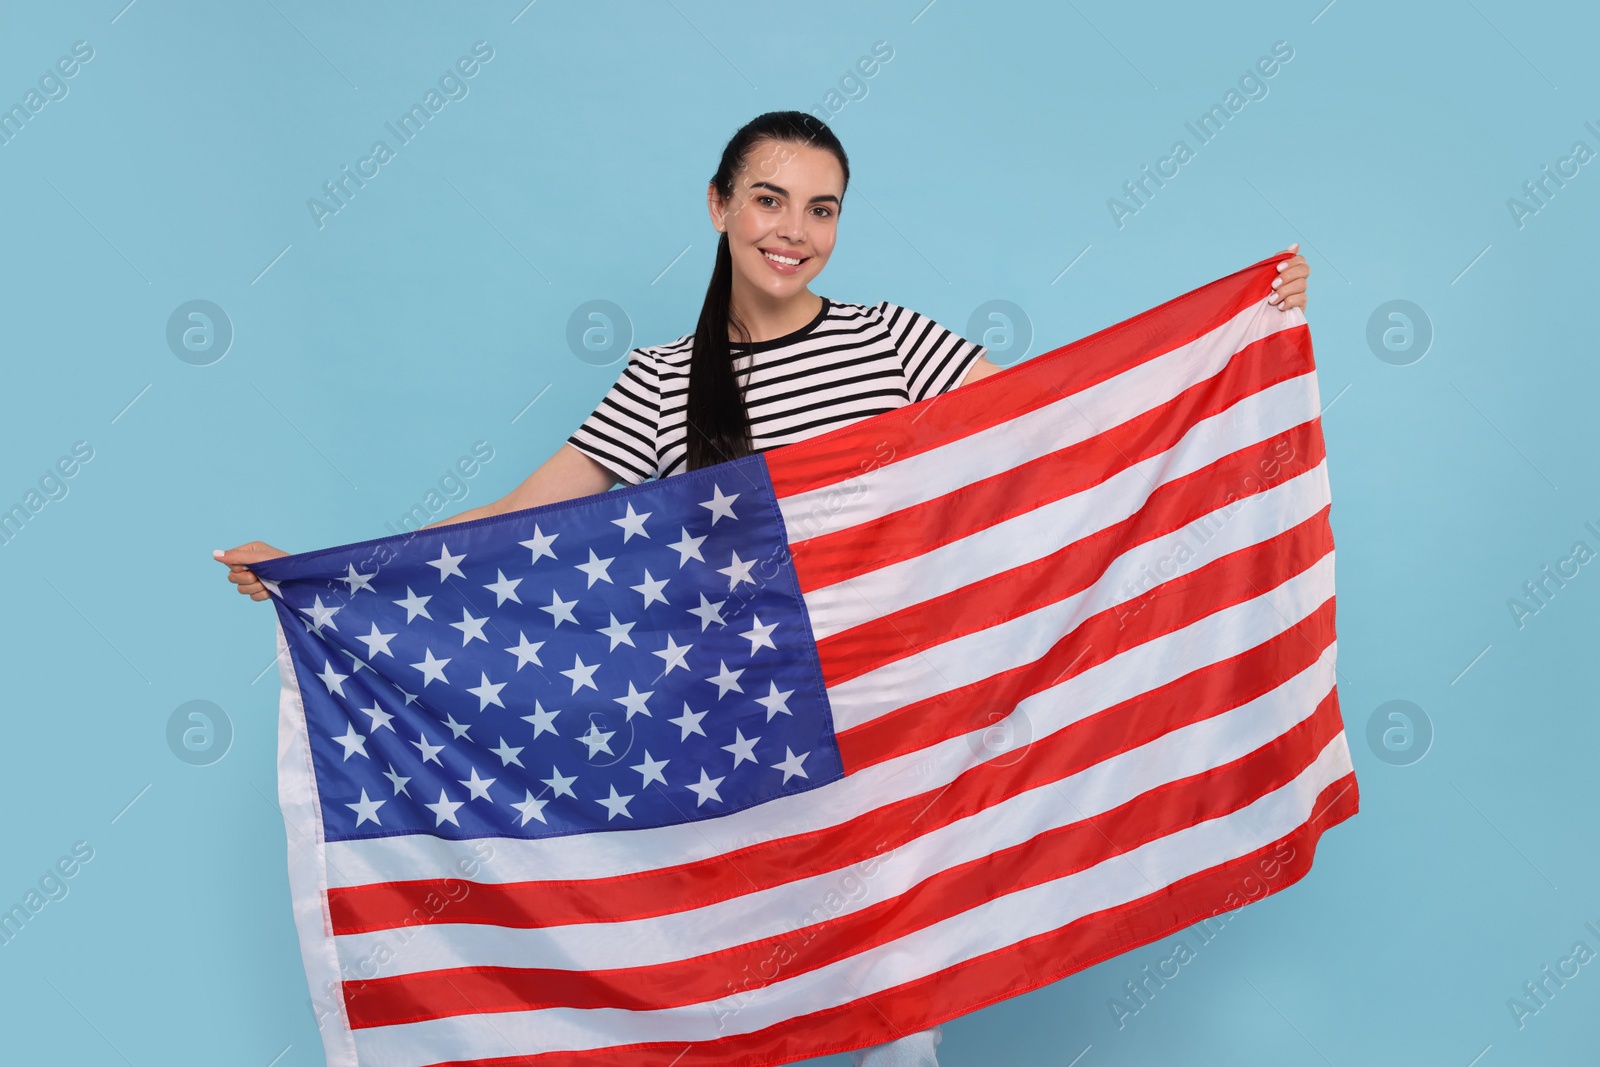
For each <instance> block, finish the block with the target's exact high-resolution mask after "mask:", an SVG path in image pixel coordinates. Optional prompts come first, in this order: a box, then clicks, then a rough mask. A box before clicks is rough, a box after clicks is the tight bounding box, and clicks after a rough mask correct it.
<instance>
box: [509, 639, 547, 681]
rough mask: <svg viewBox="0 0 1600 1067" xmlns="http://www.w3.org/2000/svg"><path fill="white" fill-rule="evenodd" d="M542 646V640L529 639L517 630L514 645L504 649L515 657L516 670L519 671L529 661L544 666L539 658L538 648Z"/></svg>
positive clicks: (537, 665)
mask: <svg viewBox="0 0 1600 1067" xmlns="http://www.w3.org/2000/svg"><path fill="white" fill-rule="evenodd" d="M543 647H544V642H543V641H529V640H528V636H527V635H526V634H524V633H523V632H522V631H521V630H518V631H517V643H516V646H515V647H513V648H508V649H506V651H507V652H509V653H511V654H512V655H513V656H515V657H517V670H519V671H520V670H521V669H522V668H524V667H526V666H527V665H528V664H530V663H531V664H533V665H534V666H536V667H543V666H544V664H543V663H542V662H540V660H539V649H541V648H543Z"/></svg>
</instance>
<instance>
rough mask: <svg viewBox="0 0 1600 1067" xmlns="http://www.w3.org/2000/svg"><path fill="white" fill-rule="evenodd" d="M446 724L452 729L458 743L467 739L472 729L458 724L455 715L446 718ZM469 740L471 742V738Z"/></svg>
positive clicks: (452, 734) (451, 731) (451, 732)
mask: <svg viewBox="0 0 1600 1067" xmlns="http://www.w3.org/2000/svg"><path fill="white" fill-rule="evenodd" d="M444 724H445V725H446V726H448V727H450V734H451V736H452V737H454V738H455V739H456V740H457V741H459V740H461V739H462V738H463V737H466V736H467V731H468V730H470V729H472V727H470V726H463V725H462V724H461V723H459V722H456V717H455V715H454V714H453V713H452V714H450V715H446V716H445V719H444ZM467 739H468V740H469V741H470V740H471V738H467Z"/></svg>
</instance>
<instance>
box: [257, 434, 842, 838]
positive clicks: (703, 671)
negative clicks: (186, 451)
mask: <svg viewBox="0 0 1600 1067" xmlns="http://www.w3.org/2000/svg"><path fill="white" fill-rule="evenodd" d="M255 570H256V572H257V573H258V574H259V575H260V576H261V577H262V578H263V579H266V580H267V581H268V582H269V583H270V584H269V587H275V588H274V592H275V597H274V599H275V602H276V603H277V605H278V611H279V617H280V619H281V621H282V624H283V628H284V634H285V636H286V638H287V640H288V642H289V647H290V654H291V657H292V660H293V664H294V667H295V671H296V674H297V677H298V679H299V682H300V690H301V694H302V697H303V700H304V703H305V709H306V725H307V728H308V731H309V734H310V743H311V751H312V761H313V765H314V769H315V774H316V781H317V788H318V791H319V795H320V800H321V804H322V814H323V823H324V827H325V832H326V836H327V838H328V839H330V840H338V839H344V838H360V837H381V836H386V835H392V834H402V833H416V832H425V833H431V834H435V835H438V836H442V837H452V838H466V837H479V836H487V835H511V836H522V837H543V836H552V835H559V834H570V833H582V832H587V831H592V830H607V829H631V828H636V827H642V826H659V825H663V824H667V823H675V822H682V821H685V820H690V819H703V818H713V817H715V816H718V815H723V814H726V813H728V812H731V811H736V810H739V809H741V808H746V807H749V806H751V805H753V804H759V803H761V802H763V801H766V800H770V799H772V798H774V797H778V796H782V795H785V794H789V793H796V792H800V791H802V790H806V789H810V788H813V787H815V786H818V785H821V784H823V783H825V782H829V781H832V780H834V779H836V778H838V777H839V776H840V775H841V774H842V773H843V768H842V765H841V763H840V759H839V751H838V746H837V744H836V743H835V740H834V734H833V719H832V714H831V712H830V710H829V707H828V702H827V696H826V694H825V692H824V689H823V684H822V672H821V667H820V665H819V663H818V660H817V650H816V645H815V642H814V640H813V638H812V633H811V627H810V624H809V621H808V618H807V615H806V611H805V605H804V601H803V600H802V599H801V596H800V591H799V587H798V584H797V582H796V580H795V575H794V570H793V567H792V564H791V560H790V557H789V553H788V545H787V541H786V539H785V536H784V529H783V520H782V518H781V516H780V514H779V512H778V509H777V505H776V501H775V499H774V496H773V493H772V485H771V482H770V481H769V480H768V477H767V471H766V465H765V463H764V461H763V460H762V458H761V457H760V456H759V455H758V456H751V457H748V458H746V459H742V460H738V461H735V462H731V463H723V464H719V465H717V466H715V467H711V468H706V469H704V470H700V471H693V472H689V473H686V474H681V475H677V476H674V477H671V478H667V479H663V480H661V481H653V482H646V483H644V484H642V485H639V486H635V487H631V488H628V489H622V490H616V491H613V492H609V493H602V494H600V495H598V496H595V497H589V498H585V499H583V500H581V501H575V502H571V503H567V504H561V505H551V506H548V507H543V508H535V509H531V510H528V511H522V512H517V513H515V514H512V515H505V516H498V517H495V518H492V519H488V520H485V521H480V522H477V523H467V524H463V525H450V526H443V527H439V528H437V529H432V530H426V531H420V532H413V533H408V534H400V535H396V536H393V537H387V538H380V539H378V540H376V541H368V542H363V543H361V544H357V545H348V546H344V547H341V548H333V549H328V550H325V551H321V552H314V553H305V554H302V555H299V556H290V557H285V558H283V559H280V560H273V561H269V562H267V563H263V564H260V565H258V566H257V567H256V568H255Z"/></svg>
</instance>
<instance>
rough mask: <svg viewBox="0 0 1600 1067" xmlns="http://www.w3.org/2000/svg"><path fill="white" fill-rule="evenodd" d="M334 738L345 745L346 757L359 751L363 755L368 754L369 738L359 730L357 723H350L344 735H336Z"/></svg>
mask: <svg viewBox="0 0 1600 1067" xmlns="http://www.w3.org/2000/svg"><path fill="white" fill-rule="evenodd" d="M333 740H335V741H337V742H339V743H340V744H341V745H343V746H344V758H345V759H349V758H350V757H351V756H353V755H355V754H356V753H357V752H359V753H361V754H362V755H363V756H365V755H366V754H367V739H366V738H365V737H362V736H361V734H360V733H358V732H357V730H356V724H355V723H351V724H350V728H349V729H348V730H346V731H345V732H344V736H343V737H335V738H333Z"/></svg>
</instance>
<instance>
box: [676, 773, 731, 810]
mask: <svg viewBox="0 0 1600 1067" xmlns="http://www.w3.org/2000/svg"><path fill="white" fill-rule="evenodd" d="M721 784H722V779H721V778H713V777H711V776H710V775H708V774H706V769H705V768H704V767H701V768H700V780H699V781H698V782H690V783H689V784H688V785H687V786H686V787H685V788H687V789H692V790H694V795H695V797H696V798H697V799H696V800H695V802H694V806H695V807H697V808H698V807H699V806H700V805H702V804H704V803H705V802H706V801H707V800H716V801H721V800H722V797H720V796H718V795H717V786H719V785H721Z"/></svg>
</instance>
